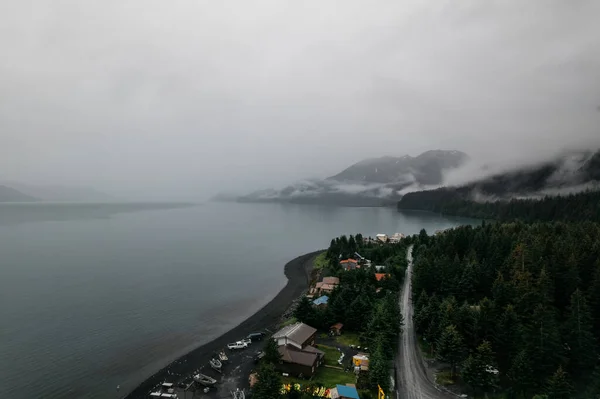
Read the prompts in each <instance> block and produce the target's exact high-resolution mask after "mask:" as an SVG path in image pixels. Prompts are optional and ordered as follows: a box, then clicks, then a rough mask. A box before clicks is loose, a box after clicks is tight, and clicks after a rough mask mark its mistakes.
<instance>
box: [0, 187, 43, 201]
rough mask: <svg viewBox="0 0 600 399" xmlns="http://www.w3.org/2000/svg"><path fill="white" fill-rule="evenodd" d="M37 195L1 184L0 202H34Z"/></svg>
mask: <svg viewBox="0 0 600 399" xmlns="http://www.w3.org/2000/svg"><path fill="white" fill-rule="evenodd" d="M33 201H37V199H36V198H35V197H32V196H29V195H26V194H23V193H22V192H20V191H17V190H15V189H14V188H12V187H7V186H0V202H33Z"/></svg>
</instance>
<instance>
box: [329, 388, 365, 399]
mask: <svg viewBox="0 0 600 399" xmlns="http://www.w3.org/2000/svg"><path fill="white" fill-rule="evenodd" d="M330 392H331V399H360V398H359V396H358V391H357V390H356V387H354V386H348V385H339V384H338V385H336V386H335V388H333V389H332V390H331V391H330Z"/></svg>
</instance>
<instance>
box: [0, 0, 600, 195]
mask: <svg viewBox="0 0 600 399" xmlns="http://www.w3.org/2000/svg"><path fill="white" fill-rule="evenodd" d="M598 21H600V1H597V0H590V1H585V0H560V1H556V0H539V1H538V0H527V1H523V0H514V1H512V0H502V1H500V0H499V1H492V0H486V1H481V0H460V1H440V0H435V1H424V0H403V1H398V0H389V1H388V0H378V1H354V0H340V1H329V0H318V1H299V0H295V1H285V0H265V1H259V0H255V1H248V0H243V1H226V0H218V1H216V0H209V1H203V0H185V1H184V0H180V1H178V0H173V1H164V0H161V1H158V0H114V1H113V0H105V1H97V2H92V1H81V0H54V1H42V0H34V1H30V0H19V1H3V2H0V32H1V33H0V50H1V58H0V178H2V179H10V180H20V181H24V182H29V183H44V182H45V183H60V184H81V185H91V186H95V187H96V188H98V189H100V190H105V191H108V192H110V193H115V194H118V195H126V196H127V195H136V196H144V195H148V194H154V195H157V194H156V193H172V194H173V195H174V196H207V195H211V194H214V193H215V192H216V191H219V190H226V191H231V190H236V189H237V190H242V191H243V190H246V189H250V188H251V187H253V186H258V187H269V186H279V185H283V184H285V183H288V182H292V181H294V180H298V179H301V178H304V177H325V176H327V175H331V174H334V173H336V172H338V171H339V170H340V169H342V168H344V167H345V166H348V165H349V164H351V163H353V162H356V161H358V160H360V159H362V158H365V157H371V156H382V155H397V156H400V155H404V154H406V153H408V154H411V155H417V154H418V153H419V152H422V151H425V150H428V149H458V150H463V151H465V152H467V153H468V154H470V155H471V156H472V157H474V158H483V159H485V160H487V161H491V160H493V161H497V162H507V160H510V161H511V162H512V161H513V160H518V159H521V160H523V159H525V158H526V157H531V156H533V157H544V156H546V155H547V154H549V153H552V152H554V151H556V150H558V149H560V148H562V147H565V146H569V147H579V146H588V145H590V144H589V143H590V142H594V140H595V142H598V140H600V108H599V107H600V23H598ZM165 195H167V194H165ZM168 195H170V194H168Z"/></svg>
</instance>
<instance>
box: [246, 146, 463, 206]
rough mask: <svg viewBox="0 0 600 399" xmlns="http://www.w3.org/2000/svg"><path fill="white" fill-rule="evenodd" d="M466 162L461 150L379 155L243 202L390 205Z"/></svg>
mask: <svg viewBox="0 0 600 399" xmlns="http://www.w3.org/2000/svg"><path fill="white" fill-rule="evenodd" d="M467 161H468V156H467V154H465V153H463V152H460V151H455V150H452V151H443V150H435V151H427V152H425V153H423V154H420V155H418V156H416V157H411V156H410V155H404V156H402V157H390V156H387V157H381V158H371V159H365V160H363V161H360V162H358V163H356V164H353V165H351V166H350V167H348V168H346V169H344V170H343V171H341V172H340V173H338V174H336V175H334V176H331V177H328V178H326V179H323V180H317V179H313V180H305V181H302V182H299V183H296V184H293V185H290V186H287V187H285V188H283V189H281V190H277V189H267V190H259V191H255V192H253V193H250V194H248V195H243V196H240V197H238V198H237V200H239V201H242V202H265V201H266V202H273V201H274V202H295V203H320V204H333V205H347V206H380V205H390V204H394V203H395V201H397V200H398V199H399V198H400V197H401V195H402V193H403V192H406V191H411V190H417V189H419V188H421V189H422V188H424V187H428V186H431V185H434V186H435V185H440V184H442V183H443V180H444V178H443V177H444V173H445V172H447V171H448V170H452V169H456V168H458V167H460V166H462V165H464V164H465V163H466V162H467Z"/></svg>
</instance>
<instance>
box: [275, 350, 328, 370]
mask: <svg viewBox="0 0 600 399" xmlns="http://www.w3.org/2000/svg"><path fill="white" fill-rule="evenodd" d="M277 349H278V350H279V354H280V355H281V360H280V362H279V365H277V369H278V370H279V371H281V372H283V373H287V374H289V375H292V376H298V377H300V376H302V377H308V378H310V377H312V376H313V374H314V373H315V371H316V369H317V367H319V365H320V364H321V363H322V361H323V357H324V356H325V352H322V351H320V350H319V349H317V348H315V347H312V346H306V347H305V348H304V349H302V350H300V349H298V348H296V347H295V346H292V345H281V346H279V347H278V348H277Z"/></svg>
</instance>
